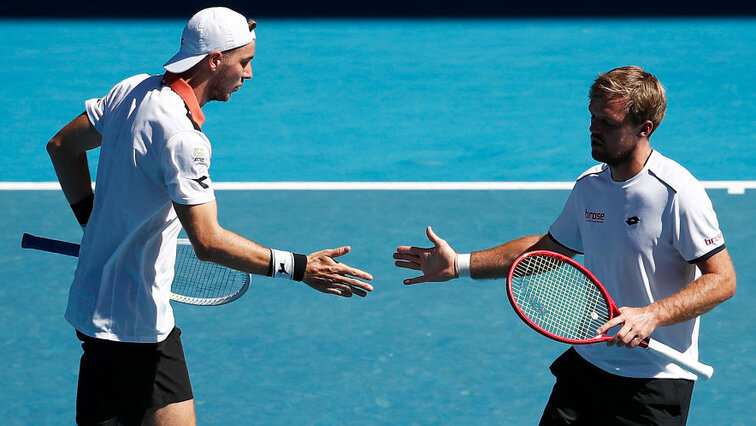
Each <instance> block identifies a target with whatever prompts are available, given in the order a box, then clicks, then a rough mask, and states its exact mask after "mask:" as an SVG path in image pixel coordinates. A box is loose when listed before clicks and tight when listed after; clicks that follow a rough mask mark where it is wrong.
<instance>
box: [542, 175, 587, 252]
mask: <svg viewBox="0 0 756 426" xmlns="http://www.w3.org/2000/svg"><path fill="white" fill-rule="evenodd" d="M578 199H579V195H578V185H575V187H574V188H573V189H572V192H571V193H570V197H569V198H568V199H567V202H566V203H565V204H564V208H563V209H562V213H561V214H560V215H559V217H557V219H556V220H555V221H554V223H552V224H551V227H550V228H549V234H550V235H551V238H553V239H554V240H555V241H556V242H557V243H558V244H561V245H563V246H564V247H566V248H568V249H570V250H572V251H574V252H577V253H583V238H582V237H581V235H580V222H579V221H578V213H579V212H580V208H579V207H580V206H579V205H578Z"/></svg>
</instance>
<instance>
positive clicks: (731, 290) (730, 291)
mask: <svg viewBox="0 0 756 426" xmlns="http://www.w3.org/2000/svg"><path fill="white" fill-rule="evenodd" d="M723 281H724V285H723V290H724V296H725V298H724V300H727V299H729V298H731V297H732V296H735V290H736V289H737V287H738V284H737V278H736V277H735V270H732V271H731V272H730V273H729V274H727V276H726V277H724V279H723Z"/></svg>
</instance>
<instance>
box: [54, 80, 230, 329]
mask: <svg viewBox="0 0 756 426" xmlns="http://www.w3.org/2000/svg"><path fill="white" fill-rule="evenodd" d="M162 78H163V76H160V75H155V76H149V75H146V74H141V75H136V76H134V77H131V78H128V79H126V80H124V81H122V82H120V83H118V84H117V85H116V86H115V87H113V89H112V90H111V91H110V92H109V93H108V94H107V95H106V96H105V97H103V98H99V99H91V100H89V101H87V102H86V112H87V116H88V117H89V121H90V122H91V123H92V124H93V125H94V127H95V128H96V129H97V130H98V131H99V132H100V134H102V146H101V150H100V159H99V165H98V169H97V178H96V182H97V184H96V185H97V186H96V188H95V200H94V208H93V211H92V216H91V218H90V220H89V223H88V224H87V228H86V231H85V233H84V237H83V240H82V245H81V253H80V256H79V263H78V267H77V269H76V275H75V278H74V281H73V284H72V285H71V290H70V292H69V300H68V309H67V310H66V319H67V320H68V321H69V322H70V323H71V324H72V325H73V326H74V327H75V328H76V329H77V330H79V331H81V332H82V333H84V334H86V335H88V336H91V337H95V338H100V339H106V340H114V341H125V342H159V341H162V340H164V339H165V338H166V337H167V336H168V334H169V333H170V332H171V330H172V329H173V327H174V324H175V323H174V317H173V310H172V309H171V305H170V303H169V302H170V289H171V282H172V281H173V274H174V263H175V258H176V239H177V237H178V234H179V231H180V230H181V225H180V223H179V221H178V219H177V217H176V212H175V211H174V209H173V205H172V202H177V203H180V204H186V205H196V204H204V203H207V202H210V201H213V200H214V199H215V195H214V193H213V189H212V186H211V182H210V175H209V173H208V168H209V167H210V156H211V153H212V151H211V146H210V142H209V141H208V139H207V137H205V135H204V134H203V133H202V132H201V131H199V130H198V127H199V126H196V125H195V124H194V123H193V122H192V120H190V118H189V116H188V115H187V106H186V104H185V102H184V100H183V99H182V98H181V96H179V95H178V94H177V93H176V92H174V91H173V90H172V89H171V88H170V87H169V86H167V85H165V84H163V83H162ZM194 101H195V102H196V99H194Z"/></svg>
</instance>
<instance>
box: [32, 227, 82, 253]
mask: <svg viewBox="0 0 756 426" xmlns="http://www.w3.org/2000/svg"><path fill="white" fill-rule="evenodd" d="M21 247H22V248H25V249H34V250H42V251H47V252H51V253H58V254H65V255H68V256H74V257H75V256H78V255H79V245H78V244H75V243H68V242H65V241H58V240H51V239H49V238H43V237H37V236H35V235H31V234H26V233H24V236H23V237H22V238H21Z"/></svg>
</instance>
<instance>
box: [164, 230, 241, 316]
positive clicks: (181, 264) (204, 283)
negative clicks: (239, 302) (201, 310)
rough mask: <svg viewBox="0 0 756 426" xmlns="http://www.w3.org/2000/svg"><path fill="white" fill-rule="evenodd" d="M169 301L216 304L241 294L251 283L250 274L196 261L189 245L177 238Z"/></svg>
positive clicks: (231, 300) (203, 304) (238, 296)
mask: <svg viewBox="0 0 756 426" xmlns="http://www.w3.org/2000/svg"><path fill="white" fill-rule="evenodd" d="M175 271H176V272H175V275H174V278H173V284H172V285H171V300H174V301H176V302H180V303H186V304H189V305H200V306H216V305H224V304H226V303H231V302H233V301H234V300H236V299H238V298H240V297H242V296H243V295H244V293H246V292H247V289H248V288H249V285H250V284H251V283H252V275H251V274H248V273H246V272H242V271H237V270H235V269H231V268H227V267H225V266H221V265H218V264H215V263H212V262H204V261H202V260H199V259H198V258H197V256H196V255H195V253H194V249H193V248H192V244H191V243H190V242H189V240H188V239H186V238H179V239H178V242H177V245H176V268H175Z"/></svg>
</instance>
